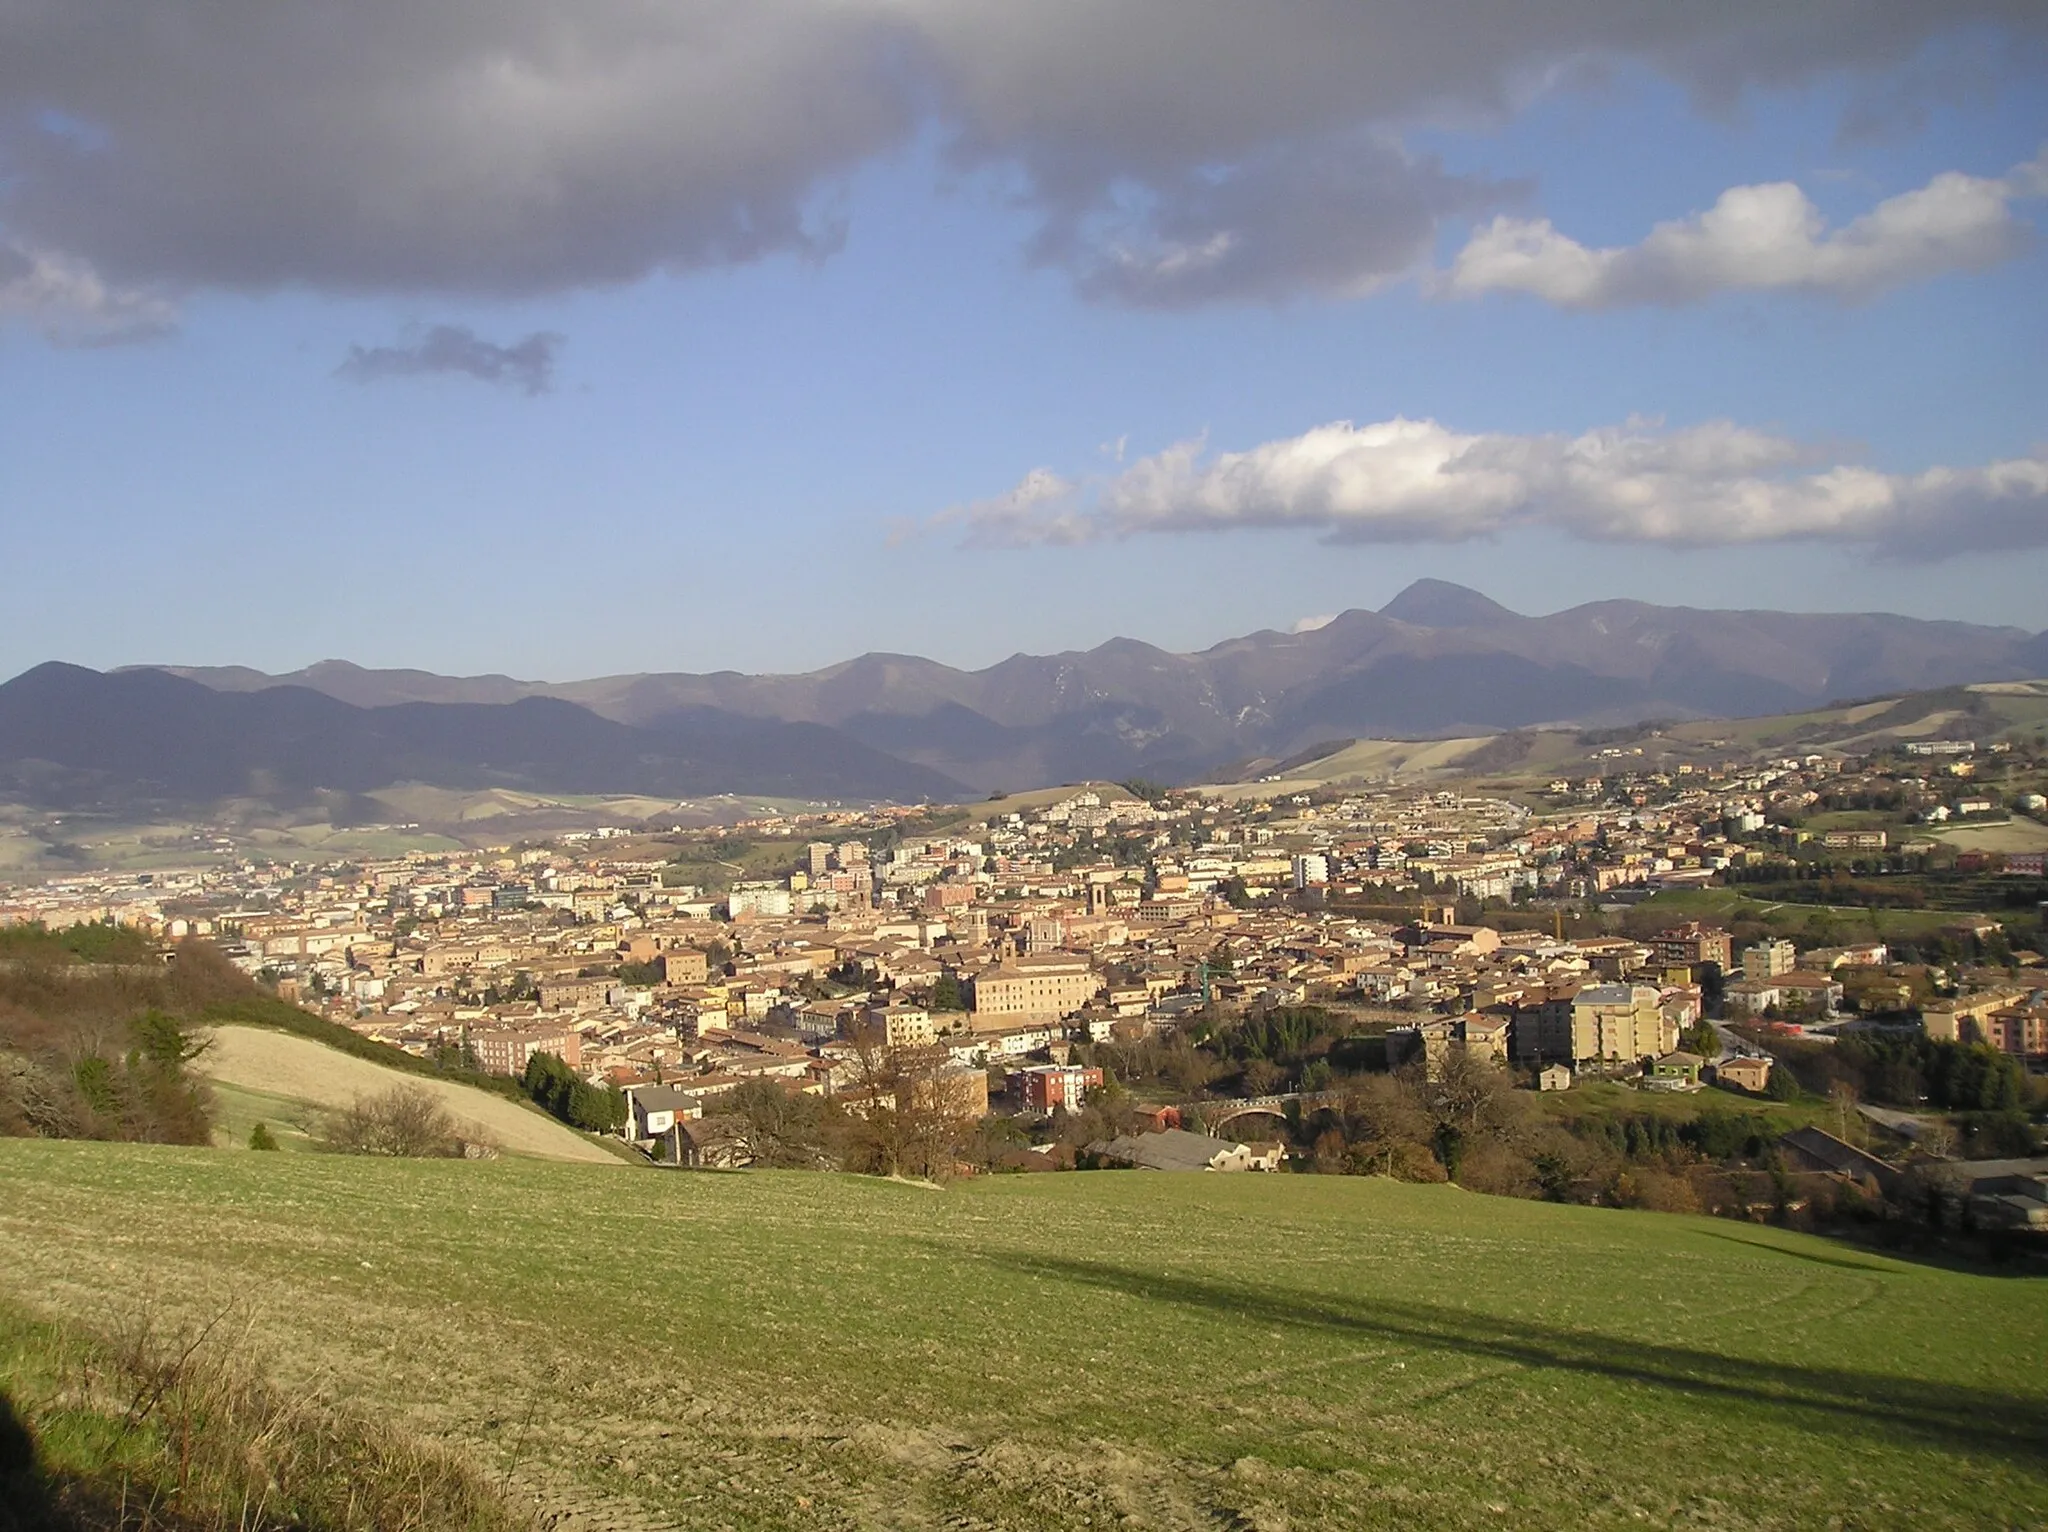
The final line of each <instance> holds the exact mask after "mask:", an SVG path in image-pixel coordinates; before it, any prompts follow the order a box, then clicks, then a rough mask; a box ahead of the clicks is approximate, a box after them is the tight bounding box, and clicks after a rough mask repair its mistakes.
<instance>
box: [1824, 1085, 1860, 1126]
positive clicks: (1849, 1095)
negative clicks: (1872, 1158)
mask: <svg viewBox="0 0 2048 1532" xmlns="http://www.w3.org/2000/svg"><path fill="white" fill-rule="evenodd" d="M1828 1100H1829V1101H1831V1102H1833V1103H1834V1107H1835V1137H1837V1138H1839V1139H1842V1140H1844V1141H1846V1140H1847V1139H1848V1137H1849V1117H1850V1114H1851V1113H1853V1112H1854V1111H1855V1110H1856V1102H1857V1100H1858V1097H1857V1094H1856V1087H1855V1086H1853V1085H1851V1084H1850V1083H1849V1082H1848V1081H1847V1080H1837V1081H1835V1083H1834V1084H1832V1085H1830V1086H1829V1087H1828Z"/></svg>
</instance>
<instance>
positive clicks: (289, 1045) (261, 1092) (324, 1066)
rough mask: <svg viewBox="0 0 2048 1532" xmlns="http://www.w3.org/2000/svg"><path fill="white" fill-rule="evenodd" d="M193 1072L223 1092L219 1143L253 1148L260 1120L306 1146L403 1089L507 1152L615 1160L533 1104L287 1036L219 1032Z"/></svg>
mask: <svg viewBox="0 0 2048 1532" xmlns="http://www.w3.org/2000/svg"><path fill="white" fill-rule="evenodd" d="M193 1067H194V1069H195V1070H196V1071H197V1072H198V1073H200V1074H202V1075H205V1076H206V1077H207V1078H208V1079H209V1080H210V1081H211V1082H212V1083H213V1084H214V1087H215V1088H216V1089H217V1090H223V1091H224V1092H225V1094H224V1095H223V1097H222V1102H221V1104H222V1107H223V1110H222V1112H221V1114H220V1121H219V1124H218V1126H217V1128H216V1130H215V1141H216V1142H217V1143H222V1144H225V1145H238V1144H246V1143H248V1141H249V1130H250V1129H251V1128H253V1127H254V1126H255V1125H256V1124H257V1123H258V1122H264V1123H268V1124H269V1125H270V1127H271V1129H272V1131H273V1132H274V1133H278V1135H279V1139H280V1142H283V1143H295V1142H303V1141H304V1140H305V1137H306V1135H307V1134H308V1133H309V1132H317V1130H318V1128H319V1126H320V1121H321V1118H322V1117H323V1116H324V1115H325V1114H327V1113H329V1112H335V1111H341V1110H344V1109H346V1108H347V1107H348V1106H350V1105H351V1104H352V1103H353V1102H355V1101H356V1100H358V1099H364V1098H367V1099H375V1098H376V1097H378V1096H380V1095H383V1094H386V1093H388V1092H390V1091H392V1090H395V1089H400V1088H403V1089H407V1090H417V1091H424V1092H425V1093H427V1094H428V1095H430V1096H432V1097H433V1098H434V1099H435V1100H436V1101H437V1102H439V1103H440V1105H441V1106H442V1107H443V1108H444V1109H445V1110H446V1111H447V1112H448V1113H449V1115H450V1116H451V1117H452V1118H453V1119H454V1120H455V1121H456V1122H458V1123H460V1124H463V1125H465V1127H471V1126H472V1125H473V1130H474V1133H475V1136H477V1137H480V1138H483V1139H486V1140H488V1141H489V1142H491V1143H494V1144H496V1145H497V1146H498V1147H499V1148H500V1149H502V1150H503V1151H504V1152H505V1153H507V1154H530V1155H538V1156H540V1157H541V1158H543V1159H553V1160H576V1161H580V1162H582V1163H584V1164H592V1165H608V1164H616V1163H617V1161H616V1160H615V1159H614V1158H613V1157H612V1155H611V1154H609V1153H608V1152H607V1151H606V1150H604V1149H602V1148H600V1147H599V1146H598V1145H597V1144H596V1143H595V1142H593V1141H592V1139H591V1138H590V1137H589V1135H587V1134H583V1133H578V1132H576V1131H575V1130H574V1129H571V1128H566V1127H564V1126H563V1125H562V1124H561V1123H559V1122H557V1121H555V1119H554V1118H552V1117H550V1116H548V1115H547V1113H545V1112H543V1111H542V1110H541V1109H540V1108H539V1107H536V1106H534V1105H532V1104H531V1103H529V1102H526V1101H513V1100H509V1099H507V1098H506V1097H504V1096H497V1095H492V1094H490V1093H488V1092H486V1091H481V1090H478V1089H476V1088H475V1087H474V1086H471V1085H465V1084H463V1083H462V1082H460V1081H456V1080H436V1079H431V1078H424V1077H422V1076H419V1075H416V1074H408V1073H401V1072H400V1071H399V1070H396V1069H391V1068H388V1067H386V1066H385V1065H382V1064H376V1063H372V1062H370V1061H369V1060H367V1059H360V1058H352V1057H350V1056H349V1055H347V1054H345V1053H339V1052H336V1051H335V1050H334V1049H332V1048H328V1047H324V1046H322V1045H321V1044H319V1043H316V1042H313V1041H311V1040H310V1039H308V1038H304V1037H294V1036H291V1035H290V1034H289V1033H284V1032H273V1031H269V1030H267V1029H265V1028H261V1027H216V1028H214V1029H213V1030H212V1031H211V1032H210V1033H208V1034H207V1047H206V1051H205V1052H204V1053H202V1054H201V1055H200V1056H199V1058H198V1059H197V1060H196V1061H195V1063H194V1066H193Z"/></svg>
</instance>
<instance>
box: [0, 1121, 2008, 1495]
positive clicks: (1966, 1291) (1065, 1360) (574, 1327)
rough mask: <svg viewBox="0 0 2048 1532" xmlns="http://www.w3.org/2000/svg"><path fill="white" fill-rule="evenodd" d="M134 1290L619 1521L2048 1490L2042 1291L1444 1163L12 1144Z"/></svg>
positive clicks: (68, 1224) (80, 1290)
mask: <svg viewBox="0 0 2048 1532" xmlns="http://www.w3.org/2000/svg"><path fill="white" fill-rule="evenodd" d="M144 1289H147V1290H148V1291H149V1292H151V1293H152V1294H153V1295H154V1299H153V1301H154V1302H155V1303H156V1304H157V1305H158V1307H159V1308H160V1309H161V1310H162V1311H163V1312H164V1313H165V1315H166V1317H177V1316H186V1317H190V1316H204V1315H205V1314H207V1313H210V1312H213V1311H215V1310H217V1309H218V1308H219V1307H221V1306H222V1305H226V1304H231V1303H232V1304H237V1305H240V1306H241V1312H244V1313H246V1316H247V1323H248V1333H249V1335H250V1337H251V1343H252V1345H253V1346H255V1347H257V1348H258V1349H259V1350H260V1351H261V1353H262V1354H263V1356H264V1357H265V1359H266V1365H267V1366H268V1367H270V1368H271V1369H272V1370H273V1372H274V1373H275V1375H276V1376H278V1377H279V1378H280V1380H281V1381H282V1382H284V1383H286V1384H287V1385H289V1386H295V1387H300V1388H303V1389H306V1390H308V1391H311V1392H315V1393H317V1394H319V1395H320V1396H321V1397H323V1398H325V1397H332V1398H334V1399H336V1400H337V1401H340V1402H343V1403H347V1404H349V1405H350V1406H351V1407H352V1408H356V1409H358V1410H368V1411H375V1412H380V1413H381V1414H383V1415H384V1416H386V1417H388V1418H390V1419H391V1420H393V1421H394V1422H398V1423H403V1424H404V1425H405V1426H406V1427H407V1429H409V1430H413V1431H416V1432H419V1433H422V1434H424V1435H426V1436H429V1437H431V1438H434V1439H438V1440H444V1441H446V1442H448V1443H451V1444H454V1445H458V1446H460V1447H461V1448H462V1449H463V1450H464V1451H466V1452H468V1453H469V1454H471V1455H472V1456H473V1457H474V1459H475V1461H476V1462H477V1463H479V1464H480V1465H481V1466H482V1467H483V1469H484V1470H485V1471H486V1472H487V1473H488V1474H490V1475H492V1476H494V1477H498V1478H501V1479H503V1480H507V1481H509V1482H511V1483H513V1484H514V1485H516V1486H518V1487H519V1488H520V1491H521V1492H522V1493H531V1494H533V1495H536V1496H538V1497H540V1501H541V1503H543V1504H545V1505H547V1506H549V1507H550V1508H553V1509H562V1510H569V1509H573V1510H577V1511H580V1512H581V1513H582V1514H583V1515H584V1516H585V1517H586V1518H587V1520H586V1522H585V1523H584V1524H598V1525H613V1526H628V1527H631V1526H640V1527H655V1526H691V1527H696V1526H714V1527H715V1526H729V1527H734V1528H756V1527H759V1528H767V1527H806V1528H810V1527H817V1528H824V1527H833V1528H845V1527H855V1526H889V1527H906V1528H940V1527H948V1526H960V1527H968V1526H976V1527H1000V1528H1054V1527H1101V1528H1111V1527H1117V1528H1125V1527H1155V1528H1159V1527H1166V1528H1190V1529H1194V1528H1200V1529H1214V1528H1232V1527H1234V1528H1280V1527H1286V1528H1290V1529H1307V1528H1330V1529H1338V1528H1357V1527H1404V1528H1407V1527H1415V1528H1436V1527H1446V1528H1447V1527H1469V1526H1492V1527H1498V1526H1513V1527H1574V1528H1576V1527H1585V1526H1594V1527H1607V1526H1615V1527H1618V1526H1640V1525H1644V1524H1653V1525H1707V1526H1713V1525H1723V1526H1745V1527H1781V1528H1803V1527H1812V1526H1826V1525H1831V1524H1833V1525H1863V1526H1887V1527H1889V1526H1913V1527H1916V1528H1917V1527H1957V1528H1960V1527H1977V1526H1986V1525H2002V1526H2003V1525H2012V1526H2017V1525H2032V1524H2035V1523H2037V1522H2039V1521H2040V1520H2041V1519H2042V1518H2043V1517H2044V1516H2048V1460H2044V1456H2043V1453H2042V1451H2041V1443H2042V1442H2043V1441H2044V1440H2048V1377H2044V1375H2043V1373H2042V1371H2041V1368H2040V1365H2039V1360H2040V1358H2041V1357H2042V1356H2044V1355H2048V1287H2044V1286H2043V1284H2042V1283H2041V1282H2039V1281H2038V1280H2027V1279H2003V1280H2001V1279H1997V1278H1993V1277H1987V1276H1977V1275H1970V1274H1963V1273H1957V1272H1952V1271H1946V1270H1940V1269H1935V1268H1931V1267H1926V1266H1917V1265H1910V1264H1906V1263H1903V1262H1900V1261H1896V1260H1892V1259H1888V1258H1885V1257H1881V1256H1876V1255H1871V1254H1867V1253H1865V1252H1862V1251H1857V1250H1851V1249H1846V1248H1844V1247H1841V1246H1836V1245H1832V1244H1829V1243H1827V1242H1825V1241H1821V1240H1817V1239H1812V1238H1808V1237H1804V1236H1799V1235H1794V1234H1790V1233H1787V1232H1783V1231H1778V1230H1773V1229H1766V1228H1762V1227H1756V1226H1749V1225H1741V1224H1731V1223H1725V1222H1715V1221H1712V1220H1707V1219H1700V1218H1685V1217H1668V1216H1662V1215H1654V1214H1645V1213H1631V1212H1620V1211H1614V1210H1608V1209H1597V1208H1576V1207H1556V1206H1549V1205H1544V1204H1535V1203H1524V1202H1517V1201H1513V1200H1509V1199H1501V1198H1489V1197H1481V1196H1476V1195H1473V1194H1470V1193H1466V1192H1462V1191H1459V1190H1457V1189H1456V1188H1452V1187H1442V1186H1436V1187H1421V1186H1409V1185H1403V1184H1399V1183H1394V1182H1390V1181H1384V1180H1377V1179H1364V1178H1341V1177H1313V1176H1284V1175H1283V1176H1199V1175H1189V1176H1170V1175H1153V1174H1146V1173H1129V1174H1122V1175H1116V1174H1107V1173H1103V1174H1093V1175H1089V1174H1078V1175H1076V1174H1068V1175H1040V1176H1016V1177H995V1178H988V1179H983V1180H976V1181H972V1182H968V1183H961V1184H956V1185H954V1186H952V1187H950V1188H948V1189H945V1190H935V1189H930V1188H925V1187H920V1186H913V1185H905V1184H892V1183H888V1182H881V1181H875V1180H868V1179H860V1178H851V1177H841V1176H830V1175H805V1174H800V1173H788V1174H746V1175H693V1174H688V1173H657V1172H646V1173H641V1174H620V1173H618V1172H616V1171H613V1172H607V1173H603V1174H598V1173H594V1172H593V1170H592V1169H587V1168H584V1167H578V1166H569V1165H550V1164H543V1163H539V1162H521V1161H513V1160H509V1159H508V1160H503V1161H498V1162H493V1163H488V1164H468V1165H463V1164H451V1163H445V1162H368V1161H360V1160H342V1159H336V1158H332V1157H328V1156H315V1155H283V1154H228V1153H222V1152H217V1151H208V1150H182V1151H181V1150H169V1149H162V1148H151V1147H143V1146H115V1145H98V1144H54V1143H38V1142H26V1141H18V1142H8V1143H0V1292H5V1293H9V1294H12V1295H14V1297H15V1298H16V1299H17V1300H18V1301H20V1302H23V1303H26V1304H29V1305H31V1306H32V1307H34V1308H36V1309H38V1310H39V1311H42V1312H44V1313H48V1314H60V1315H61V1314H80V1313H95V1314H97V1313H107V1312H113V1311H118V1310H119V1309H120V1308H121V1307H122V1306H123V1305H126V1304H132V1303H133V1302H134V1301H136V1295H137V1294H138V1293H139V1292H141V1291H143V1290H144Z"/></svg>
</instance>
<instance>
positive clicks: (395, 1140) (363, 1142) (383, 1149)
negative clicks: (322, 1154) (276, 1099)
mask: <svg viewBox="0 0 2048 1532" xmlns="http://www.w3.org/2000/svg"><path fill="white" fill-rule="evenodd" d="M321 1136H322V1138H323V1140H324V1141H325V1142H326V1144H327V1146H328V1147H329V1148H331V1149H336V1150H339V1151H340V1152H342V1153H343V1154H379V1155H390V1156H394V1157H398V1158H402V1159H433V1158H440V1157H445V1156H456V1155H461V1154H462V1153H463V1152H464V1147H465V1146H464V1140H463V1136H462V1134H461V1133H460V1132H459V1131H458V1129H457V1127H456V1123H455V1119H454V1118H453V1117H452V1116H450V1115H449V1113H448V1110H447V1108H445V1107H443V1106H442V1105H441V1104H440V1102H438V1101H436V1100H435V1099H434V1098H433V1096H431V1095H430V1094H428V1093H427V1092H426V1091H423V1090H421V1089H419V1088H418V1087H416V1086H411V1085H398V1086H394V1087H392V1088H391V1089H390V1090H388V1091H386V1092H384V1093H383V1094H382V1095H380V1096H368V1097H366V1096H358V1097H356V1099H355V1102H354V1104H353V1105H352V1106H350V1107H348V1108H347V1109H346V1110H345V1111H340V1112H336V1113H335V1114H334V1115H333V1116H332V1117H330V1118H329V1119H328V1121H327V1129H326V1132H325V1133H323V1134H322V1135H321Z"/></svg>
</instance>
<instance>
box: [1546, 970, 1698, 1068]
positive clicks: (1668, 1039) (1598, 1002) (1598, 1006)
mask: <svg viewBox="0 0 2048 1532" xmlns="http://www.w3.org/2000/svg"><path fill="white" fill-rule="evenodd" d="M1677 1046H1678V1024H1677V1023H1676V1022H1674V1021H1672V1020H1671V1019H1670V1018H1669V1017H1667V1016H1666V1015H1665V1014H1664V1008H1663V1005H1662V1004H1661V997H1660V995H1659V993H1658V992H1657V991H1656V990H1654V989H1652V988H1651V987H1650V986H1649V985H1647V984H1592V985H1588V986H1587V987H1586V988H1585V989H1582V990H1580V991H1579V992H1578V994H1577V995H1576V996H1574V997H1573V1000H1572V1040H1571V1061H1572V1062H1573V1063H1574V1064H1585V1063H1609V1064H1628V1063H1634V1062H1635V1061H1636V1060H1638V1059H1646V1058H1655V1057H1657V1056H1658V1055H1659V1054H1665V1053H1669V1052H1670V1051H1671V1050H1672V1049H1674V1048H1676V1047H1677Z"/></svg>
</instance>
